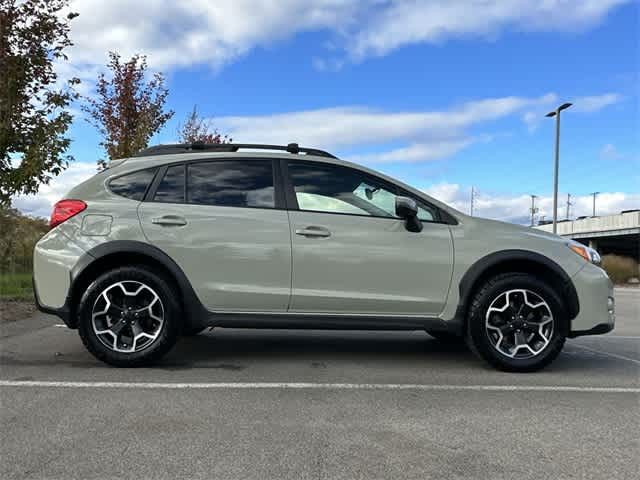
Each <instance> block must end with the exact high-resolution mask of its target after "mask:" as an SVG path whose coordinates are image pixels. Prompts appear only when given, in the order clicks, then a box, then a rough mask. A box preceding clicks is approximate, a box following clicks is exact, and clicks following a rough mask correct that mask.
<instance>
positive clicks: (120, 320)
mask: <svg viewBox="0 0 640 480" xmlns="http://www.w3.org/2000/svg"><path fill="white" fill-rule="evenodd" d="M171 292H172V290H171V288H170V287H169V284H168V281H167V280H166V279H165V278H164V277H163V276H162V275H161V274H159V273H158V272H155V271H154V270H152V269H150V268H148V267H145V266H131V267H121V268H116V269H113V270H110V271H108V272H105V273H103V274H102V275H100V276H99V277H98V278H97V279H96V280H94V281H93V282H92V283H91V284H90V285H89V287H88V288H87V290H86V292H85V293H84V295H83V296H82V299H81V300H80V304H79V307H78V315H79V324H78V331H79V333H80V337H81V338H82V341H83V343H84V344H85V346H86V347H87V349H88V350H89V351H90V352H91V353H92V354H93V355H94V356H95V357H96V358H98V359H100V360H102V361H103V362H106V363H108V364H110V365H114V366H118V367H137V366H141V365H148V364H151V363H153V362H155V361H156V360H158V359H159V358H160V357H162V356H163V355H164V354H166V353H167V352H168V351H169V350H170V349H171V347H173V345H174V344H175V342H176V340H177V338H178V335H179V332H180V328H179V327H180V325H179V323H178V322H179V318H180V315H179V313H180V312H179V307H178V304H177V303H176V301H175V299H174V296H173V294H172V293H171Z"/></svg>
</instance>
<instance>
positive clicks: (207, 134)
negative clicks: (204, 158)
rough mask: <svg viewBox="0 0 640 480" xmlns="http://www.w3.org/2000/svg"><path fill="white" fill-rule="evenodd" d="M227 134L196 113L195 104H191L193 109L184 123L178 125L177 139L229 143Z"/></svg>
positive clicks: (229, 139) (191, 141)
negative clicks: (220, 131)
mask: <svg viewBox="0 0 640 480" xmlns="http://www.w3.org/2000/svg"><path fill="white" fill-rule="evenodd" d="M231 140H232V139H231V138H230V137H229V136H228V135H223V134H221V133H219V132H218V130H217V129H216V128H214V126H213V122H212V121H211V120H209V119H206V118H202V117H201V116H200V115H199V114H198V109H197V106H196V105H194V106H193V110H192V111H191V113H190V114H189V115H187V118H186V119H185V121H184V123H183V124H181V125H180V126H179V127H178V141H179V142H180V143H193V142H202V143H231Z"/></svg>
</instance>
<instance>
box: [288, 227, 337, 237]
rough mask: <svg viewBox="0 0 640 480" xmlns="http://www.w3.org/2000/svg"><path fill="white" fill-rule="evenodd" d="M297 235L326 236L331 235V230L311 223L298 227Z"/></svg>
mask: <svg viewBox="0 0 640 480" xmlns="http://www.w3.org/2000/svg"><path fill="white" fill-rule="evenodd" d="M296 235H302V236H303V237H320V238H326V237H330V236H331V232H330V231H329V230H328V229H326V228H324V227H317V226H315V225H311V226H309V227H305V228H298V229H297V230H296Z"/></svg>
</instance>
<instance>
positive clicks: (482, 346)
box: [466, 273, 569, 372]
mask: <svg viewBox="0 0 640 480" xmlns="http://www.w3.org/2000/svg"><path fill="white" fill-rule="evenodd" d="M517 289H525V290H529V291H531V292H533V293H534V294H536V295H538V296H539V297H540V298H542V299H543V300H544V301H545V302H546V303H547V305H548V306H549V308H550V310H551V314H552V315H553V333H552V334H551V336H550V338H549V343H548V344H547V345H546V347H544V349H542V350H541V351H540V352H539V353H538V354H537V355H534V356H532V357H529V358H511V357H509V356H507V355H505V354H503V353H501V352H500V351H498V349H497V348H496V347H495V346H494V344H493V343H492V341H491V339H490V338H489V333H488V332H487V330H488V329H487V328H486V327H485V315H486V313H487V310H488V309H489V307H490V306H491V302H492V301H493V300H494V299H496V298H498V296H499V295H500V294H501V293H504V292H506V291H509V290H517ZM568 324H569V321H568V319H567V315H566V311H565V308H564V306H563V303H562V299H561V298H560V296H559V295H558V293H557V292H556V291H555V290H554V289H553V288H552V287H550V286H549V285H548V284H547V283H545V282H543V281H542V280H540V279H538V278H536V277H535V276H533V275H530V274H526V273H505V274H501V275H498V276H496V277H494V278H492V279H490V280H489V281H487V282H486V283H485V284H484V285H483V286H482V287H481V288H480V290H478V291H477V292H476V294H475V295H474V296H473V299H472V303H471V306H470V308H469V313H468V319H467V335H466V342H467V345H468V346H469V348H470V350H471V351H473V352H474V353H475V354H476V355H477V356H479V357H480V358H481V359H483V360H485V361H486V362H488V363H489V364H491V365H492V366H494V367H495V368H497V369H499V370H504V371H508V372H534V371H536V370H540V369H542V368H544V367H546V366H547V365H548V364H550V363H551V362H552V361H553V360H555V358H556V357H557V356H558V355H559V354H560V351H561V350H562V347H563V346H564V342H565V340H566V337H567V332H568Z"/></svg>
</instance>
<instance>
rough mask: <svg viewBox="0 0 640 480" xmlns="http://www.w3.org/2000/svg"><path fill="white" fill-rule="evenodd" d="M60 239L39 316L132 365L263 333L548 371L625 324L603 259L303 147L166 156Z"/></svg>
mask: <svg viewBox="0 0 640 480" xmlns="http://www.w3.org/2000/svg"><path fill="white" fill-rule="evenodd" d="M51 227H52V228H51V231H50V232H49V233H48V234H47V235H45V236H44V238H42V240H40V241H39V242H38V244H37V245H36V248H35V255H34V272H35V273H34V283H35V290H36V300H37V303H38V305H39V306H40V308H41V309H42V310H43V311H46V312H50V313H55V314H56V315H58V316H59V317H61V318H62V319H63V320H64V321H65V323H66V324H67V325H68V326H69V327H70V328H77V329H78V330H79V333H80V337H81V338H82V341H83V342H84V344H85V345H86V347H87V348H88V349H89V351H90V352H91V353H93V354H94V355H95V356H96V357H97V358H99V359H101V360H103V361H105V362H107V363H110V364H112V365H117V366H136V365H141V364H149V363H151V362H153V361H156V360H158V359H159V358H160V357H161V356H162V355H164V354H165V353H166V352H167V351H168V350H169V349H170V348H171V347H172V346H173V345H174V344H175V342H176V341H177V339H178V337H179V336H180V335H181V334H182V335H195V334H197V333H199V332H200V331H202V330H203V329H205V328H207V327H255V328H322V329H374V330H425V331H427V332H428V333H429V334H430V335H432V336H434V337H436V338H438V339H441V340H443V341H457V340H458V339H464V340H465V341H466V342H467V344H468V345H469V347H470V348H471V349H472V350H473V351H474V352H476V353H477V354H478V355H479V356H480V357H482V358H483V359H484V360H486V361H488V362H489V363H490V364H492V365H493V366H495V367H497V368H500V369H504V370H510V371H532V370H537V369H539V368H541V367H543V366H545V365H547V364H548V363H549V362H551V361H552V360H553V359H554V358H555V357H556V356H557V355H558V353H559V352H560V350H561V349H562V346H563V344H564V342H565V338H567V337H575V336H578V335H590V334H602V333H606V332H609V331H611V330H612V329H613V325H614V299H613V289H612V284H611V282H610V281H609V278H608V277H607V275H606V274H605V272H604V271H603V270H602V269H601V268H600V267H598V266H597V264H598V263H599V256H598V254H597V253H596V252H595V251H594V250H592V249H590V248H588V247H586V246H584V245H582V244H579V243H576V242H568V241H567V240H565V239H562V238H560V237H558V236H556V235H551V234H548V233H545V232H541V231H539V230H533V229H530V228H526V227H520V226H516V225H512V224H507V223H501V222H496V221H491V220H483V219H479V218H472V217H469V216H467V215H464V214H462V213H460V212H458V211H456V210H454V209H452V208H451V207H449V206H447V205H444V204H443V203H441V202H439V201H437V200H435V199H433V198H430V197H429V196H427V195H425V194H424V193H423V192H422V191H420V190H417V189H415V188H412V187H410V186H408V185H405V184H403V183H401V182H399V181H397V180H394V179H392V178H389V177H387V176H385V175H383V174H381V173H378V172H375V171H373V170H370V169H368V168H365V167H363V166H360V165H354V164H352V163H349V162H345V161H342V160H339V159H337V158H336V157H334V156H333V155H331V154H329V153H327V152H324V151H321V150H315V149H308V148H300V147H298V145H297V144H290V145H287V146H278V145H242V144H224V145H207V144H198V143H196V144H181V145H160V146H157V147H151V148H149V149H147V150H144V151H143V152H141V153H140V154H138V155H137V156H136V157H134V158H129V159H124V160H117V161H114V162H112V163H111V165H110V167H109V168H108V169H107V170H105V171H103V172H100V173H98V174H97V175H95V176H94V177H92V178H90V179H89V180H87V181H85V182H84V183H82V184H80V185H78V186H77V187H75V188H74V189H73V190H71V192H69V194H68V195H67V197H66V199H64V200H61V201H59V202H58V203H57V204H56V205H55V207H54V210H53V214H52V216H51ZM213 354H215V352H213Z"/></svg>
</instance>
